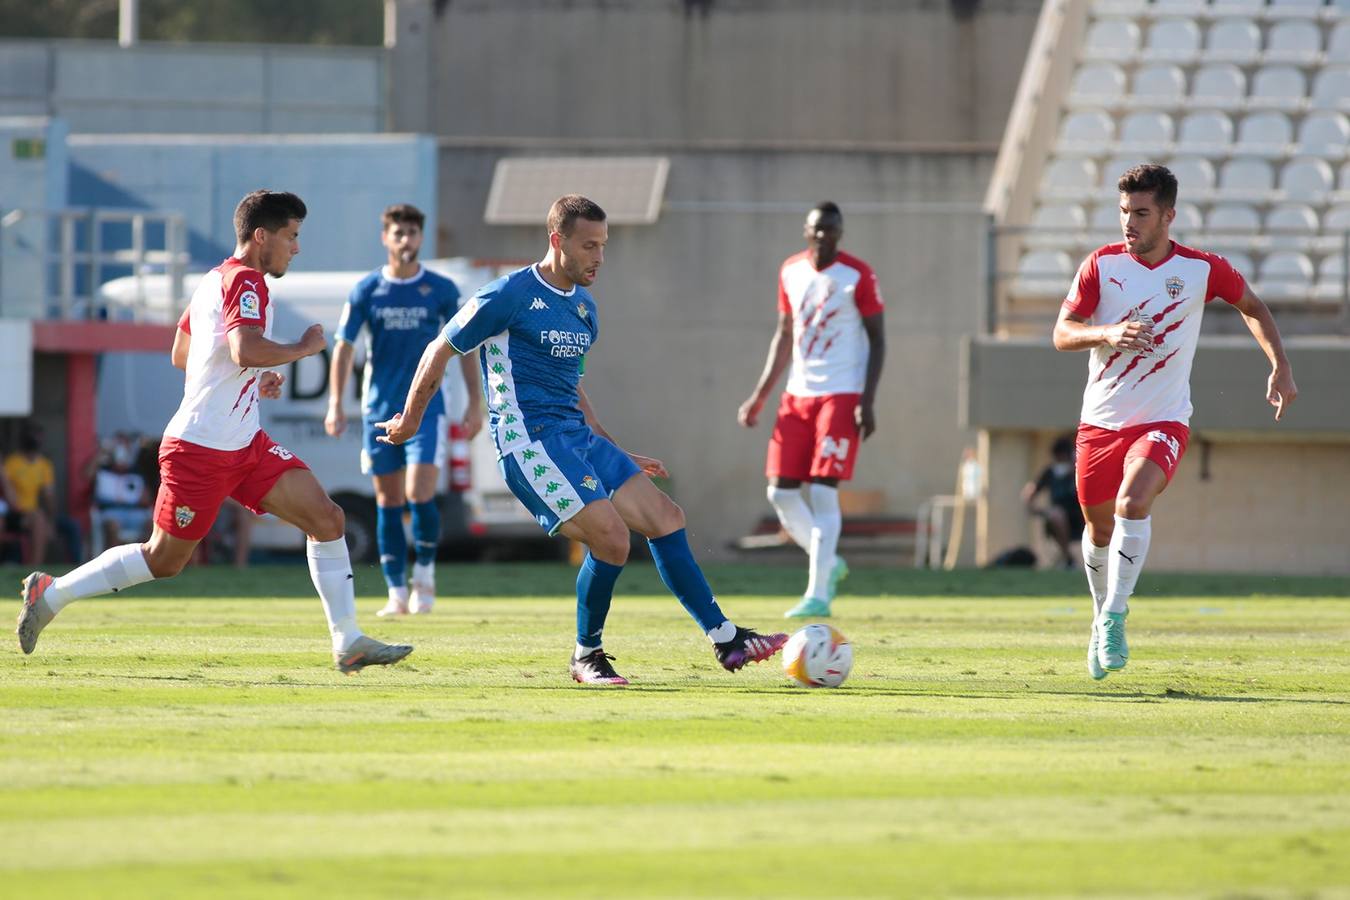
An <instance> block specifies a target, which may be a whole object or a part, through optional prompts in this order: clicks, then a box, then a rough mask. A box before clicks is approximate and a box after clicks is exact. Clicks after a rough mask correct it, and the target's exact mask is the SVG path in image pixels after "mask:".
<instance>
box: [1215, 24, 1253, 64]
mask: <svg viewBox="0 0 1350 900" xmlns="http://www.w3.org/2000/svg"><path fill="white" fill-rule="evenodd" d="M1260 55H1261V29H1260V28H1257V27H1256V23H1255V22H1253V21H1252V20H1251V19H1220V20H1219V21H1217V22H1215V23H1214V24H1213V25H1211V26H1210V28H1209V34H1208V35H1206V41H1205V55H1204V58H1205V60H1207V61H1209V60H1213V61H1214V62H1228V63H1252V62H1255V61H1256V60H1257V58H1258V57H1259V56H1260Z"/></svg>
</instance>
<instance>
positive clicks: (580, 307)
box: [577, 303, 589, 319]
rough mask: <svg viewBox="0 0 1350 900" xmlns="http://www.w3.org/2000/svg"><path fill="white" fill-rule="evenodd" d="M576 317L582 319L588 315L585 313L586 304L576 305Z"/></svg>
mask: <svg viewBox="0 0 1350 900" xmlns="http://www.w3.org/2000/svg"><path fill="white" fill-rule="evenodd" d="M577 315H579V316H581V317H582V318H583V319H584V318H586V316H587V315H589V313H587V312H586V304H584V303H578V304H577Z"/></svg>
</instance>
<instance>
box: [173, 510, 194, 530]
mask: <svg viewBox="0 0 1350 900" xmlns="http://www.w3.org/2000/svg"><path fill="white" fill-rule="evenodd" d="M196 516H197V513H196V511H194V510H192V509H191V508H189V507H186V506H175V507H174V508H173V520H174V521H175V522H177V523H178V527H179V528H186V527H188V526H189V525H191V524H192V520H193V519H194V518H196Z"/></svg>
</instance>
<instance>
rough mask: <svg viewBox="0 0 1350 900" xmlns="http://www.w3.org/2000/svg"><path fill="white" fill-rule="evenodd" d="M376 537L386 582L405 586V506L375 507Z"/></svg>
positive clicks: (406, 567) (394, 585)
mask: <svg viewBox="0 0 1350 900" xmlns="http://www.w3.org/2000/svg"><path fill="white" fill-rule="evenodd" d="M437 524H438V525H439V523H437ZM375 538H376V540H377V541H378V542H379V545H380V570H381V571H383V572H384V580H385V582H386V583H387V584H388V585H389V586H390V587H403V586H405V585H406V584H407V583H408V582H407V571H408V538H407V537H405V536H404V534H403V507H401V506H377V507H375ZM433 555H434V554H433Z"/></svg>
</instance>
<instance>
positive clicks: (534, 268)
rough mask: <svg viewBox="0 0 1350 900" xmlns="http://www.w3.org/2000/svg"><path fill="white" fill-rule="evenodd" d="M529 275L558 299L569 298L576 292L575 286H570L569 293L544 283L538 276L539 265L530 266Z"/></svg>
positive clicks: (541, 277)
mask: <svg viewBox="0 0 1350 900" xmlns="http://www.w3.org/2000/svg"><path fill="white" fill-rule="evenodd" d="M530 274H531V275H533V276H534V277H535V278H536V279H538V281H539V283H540V284H542V285H543V286H544V287H546V288H548V289H549V290H550V291H552V292H553V293H555V294H557V295H558V296H559V297H570V296H572V295H573V294H575V293H576V292H577V286H576V285H575V284H574V285H572V289H571V290H570V291H560V290H558V289H557V288H555V287H554V286H553V285H551V284H549V283H548V282H547V281H545V280H544V276H543V275H540V274H539V263H531V264H530Z"/></svg>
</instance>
